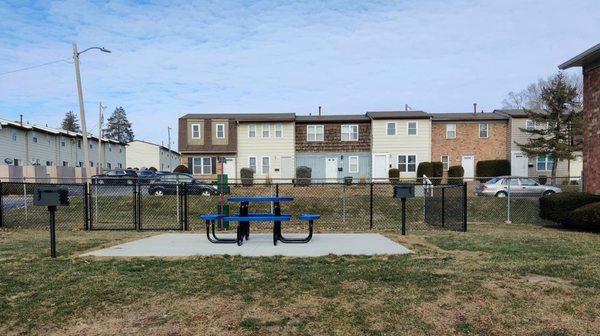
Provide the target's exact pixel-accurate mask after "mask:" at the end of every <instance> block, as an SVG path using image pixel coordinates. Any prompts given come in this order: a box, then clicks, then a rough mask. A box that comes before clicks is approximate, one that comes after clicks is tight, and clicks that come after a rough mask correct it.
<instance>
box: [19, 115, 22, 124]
mask: <svg viewBox="0 0 600 336" xmlns="http://www.w3.org/2000/svg"><path fill="white" fill-rule="evenodd" d="M19 116H20V117H19V120H20V123H21V126H23V115H22V114H21V115H19Z"/></svg>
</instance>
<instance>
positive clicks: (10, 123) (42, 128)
mask: <svg viewBox="0 0 600 336" xmlns="http://www.w3.org/2000/svg"><path fill="white" fill-rule="evenodd" d="M0 126H9V127H13V128H19V129H23V130H30V131H37V132H42V133H47V134H53V135H59V134H63V135H65V136H68V137H73V138H81V137H83V133H80V132H71V131H67V130H64V129H61V128H54V127H48V126H42V125H34V124H28V123H23V124H21V123H20V122H16V121H10V120H6V119H0ZM87 137H88V138H91V139H98V137H97V136H94V135H92V134H91V133H88V136H87ZM102 141H104V142H111V143H115V144H123V145H126V143H124V142H123V143H122V142H120V141H117V140H113V139H108V138H102Z"/></svg>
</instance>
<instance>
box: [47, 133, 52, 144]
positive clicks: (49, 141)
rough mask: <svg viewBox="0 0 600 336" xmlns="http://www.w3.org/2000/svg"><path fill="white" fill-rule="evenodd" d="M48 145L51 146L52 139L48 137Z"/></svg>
mask: <svg viewBox="0 0 600 336" xmlns="http://www.w3.org/2000/svg"><path fill="white" fill-rule="evenodd" d="M48 144H49V145H50V144H52V137H51V136H49V135H48Z"/></svg>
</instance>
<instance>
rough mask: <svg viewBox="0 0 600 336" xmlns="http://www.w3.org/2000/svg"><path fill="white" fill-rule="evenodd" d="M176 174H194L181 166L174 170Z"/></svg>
mask: <svg viewBox="0 0 600 336" xmlns="http://www.w3.org/2000/svg"><path fill="white" fill-rule="evenodd" d="M173 172H174V173H190V174H191V173H192V172H191V171H189V170H188V167H186V166H184V165H179V166H177V167H176V168H175V170H173Z"/></svg>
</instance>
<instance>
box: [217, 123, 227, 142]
mask: <svg viewBox="0 0 600 336" xmlns="http://www.w3.org/2000/svg"><path fill="white" fill-rule="evenodd" d="M217 139H225V124H217Z"/></svg>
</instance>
